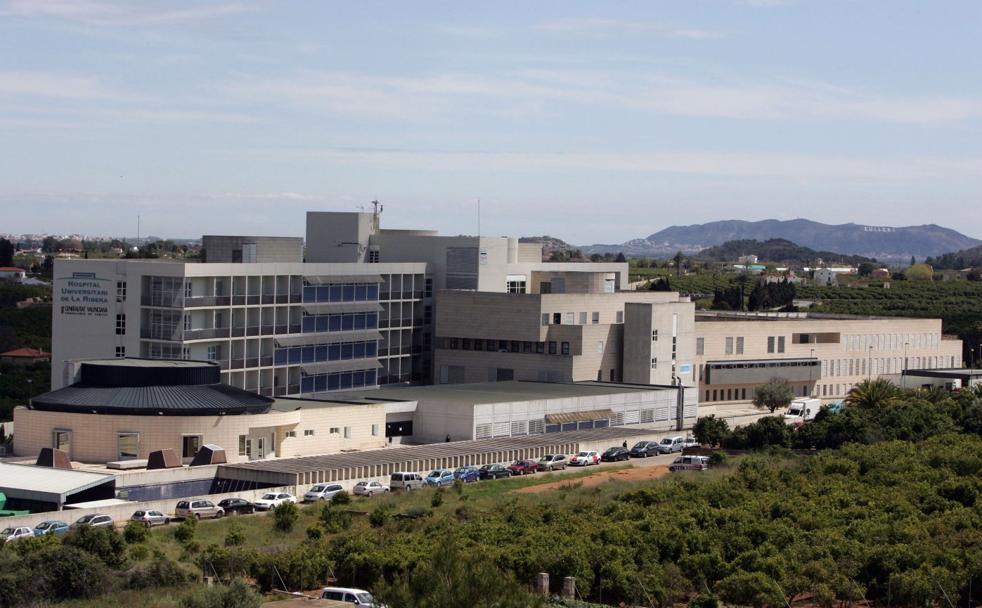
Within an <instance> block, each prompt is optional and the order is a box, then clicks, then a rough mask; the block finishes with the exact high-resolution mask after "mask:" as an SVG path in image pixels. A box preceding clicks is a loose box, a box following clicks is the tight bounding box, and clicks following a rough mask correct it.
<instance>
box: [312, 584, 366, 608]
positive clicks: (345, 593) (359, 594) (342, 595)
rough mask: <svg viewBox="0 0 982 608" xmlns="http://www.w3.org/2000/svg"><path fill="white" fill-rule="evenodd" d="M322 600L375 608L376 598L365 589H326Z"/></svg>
mask: <svg viewBox="0 0 982 608" xmlns="http://www.w3.org/2000/svg"><path fill="white" fill-rule="evenodd" d="M321 599H322V600H334V601H336V602H345V603H347V604H351V605H352V606H368V607H369V608H375V598H373V597H372V594H371V593H369V592H367V591H365V590H364V589H352V588H350V587H324V588H323V589H322V590H321Z"/></svg>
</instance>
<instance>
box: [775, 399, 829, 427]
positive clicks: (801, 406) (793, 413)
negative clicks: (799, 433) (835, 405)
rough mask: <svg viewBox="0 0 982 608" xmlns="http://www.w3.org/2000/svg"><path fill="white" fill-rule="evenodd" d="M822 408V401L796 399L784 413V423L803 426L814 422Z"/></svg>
mask: <svg viewBox="0 0 982 608" xmlns="http://www.w3.org/2000/svg"><path fill="white" fill-rule="evenodd" d="M821 408H822V400H821V399H795V400H794V401H792V402H791V404H790V405H788V409H787V411H785V412H784V421H785V422H788V423H791V424H801V423H803V422H808V421H809V420H814V419H815V415H816V414H818V410H820V409H821Z"/></svg>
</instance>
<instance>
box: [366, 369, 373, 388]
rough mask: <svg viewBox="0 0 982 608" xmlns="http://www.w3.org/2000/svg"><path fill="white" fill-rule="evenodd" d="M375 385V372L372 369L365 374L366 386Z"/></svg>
mask: <svg viewBox="0 0 982 608" xmlns="http://www.w3.org/2000/svg"><path fill="white" fill-rule="evenodd" d="M374 385H375V370H374V369H370V370H367V371H366V372H365V386H374Z"/></svg>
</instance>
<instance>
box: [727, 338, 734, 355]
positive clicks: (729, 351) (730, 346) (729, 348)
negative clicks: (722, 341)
mask: <svg viewBox="0 0 982 608" xmlns="http://www.w3.org/2000/svg"><path fill="white" fill-rule="evenodd" d="M726 354H727V355H732V354H733V338H727V339H726Z"/></svg>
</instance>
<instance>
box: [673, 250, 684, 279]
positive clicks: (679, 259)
mask: <svg viewBox="0 0 982 608" xmlns="http://www.w3.org/2000/svg"><path fill="white" fill-rule="evenodd" d="M672 262H674V264H675V278H676V279H680V278H682V263H683V262H685V256H684V255H682V252H681V251H678V252H676V254H675V256H674V257H672Z"/></svg>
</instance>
